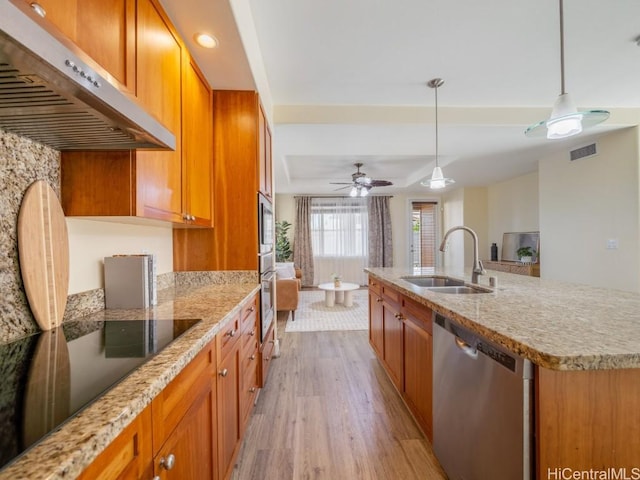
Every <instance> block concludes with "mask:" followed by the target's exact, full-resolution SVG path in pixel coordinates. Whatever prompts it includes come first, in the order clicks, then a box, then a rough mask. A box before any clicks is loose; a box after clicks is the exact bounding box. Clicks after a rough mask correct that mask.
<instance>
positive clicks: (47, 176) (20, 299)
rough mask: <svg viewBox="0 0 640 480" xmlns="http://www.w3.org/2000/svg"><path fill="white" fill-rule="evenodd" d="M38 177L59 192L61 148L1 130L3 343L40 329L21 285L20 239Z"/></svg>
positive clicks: (0, 303)
mask: <svg viewBox="0 0 640 480" xmlns="http://www.w3.org/2000/svg"><path fill="white" fill-rule="evenodd" d="M36 180H46V181H47V182H48V183H49V184H50V185H51V186H52V187H53V189H54V190H55V192H56V193H57V194H58V195H60V152H58V151H57V150H54V149H52V148H50V147H46V146H44V145H41V144H39V143H36V142H33V141H31V140H28V139H25V138H23V137H19V136H17V135H14V134H12V133H8V132H5V131H3V130H0V212H2V214H1V215H0V292H2V300H1V301H0V343H4V342H7V341H11V340H13V339H16V338H20V337H23V336H25V335H28V334H30V333H33V332H37V331H38V330H39V327H38V325H37V323H36V321H35V319H34V318H33V315H32V314H31V310H30V309H29V304H28V302H27V297H26V295H25V293H24V288H23V286H22V277H21V275H20V264H19V260H18V241H17V229H18V212H19V211H20V204H21V203H22V197H23V196H24V194H25V192H26V190H27V188H28V187H29V185H31V184H32V183H33V182H34V181H36Z"/></svg>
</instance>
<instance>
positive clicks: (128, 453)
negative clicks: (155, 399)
mask: <svg viewBox="0 0 640 480" xmlns="http://www.w3.org/2000/svg"><path fill="white" fill-rule="evenodd" d="M152 460H153V453H152V444H151V407H147V408H145V409H144V410H143V411H142V412H141V413H140V414H139V415H138V416H137V417H136V418H135V419H134V420H133V421H132V422H131V423H130V424H129V425H128V426H127V427H126V428H125V429H124V430H123V431H122V433H120V435H118V436H117V437H116V439H115V440H114V441H113V442H111V444H109V446H108V447H107V448H106V449H105V450H104V451H103V452H102V453H101V454H100V455H99V456H98V457H97V458H96V459H95V460H94V461H93V462H92V463H91V465H89V466H88V467H87V468H86V469H85V470H84V471H83V472H82V473H81V474H80V475H79V476H78V480H115V479H117V480H120V479H122V480H128V479H134V478H140V479H143V478H151V477H152V476H153V474H152V471H153V465H152Z"/></svg>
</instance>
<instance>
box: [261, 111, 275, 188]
mask: <svg viewBox="0 0 640 480" xmlns="http://www.w3.org/2000/svg"><path fill="white" fill-rule="evenodd" d="M259 109H260V112H259V113H258V167H259V170H260V192H261V193H262V194H263V195H264V196H265V197H267V198H268V199H270V200H271V199H272V197H273V191H272V190H273V187H272V183H273V176H272V172H273V165H272V157H271V129H269V123H268V122H267V118H266V115H265V114H264V110H263V108H262V105H260V106H259Z"/></svg>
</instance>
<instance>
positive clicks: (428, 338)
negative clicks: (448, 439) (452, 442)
mask: <svg viewBox="0 0 640 480" xmlns="http://www.w3.org/2000/svg"><path fill="white" fill-rule="evenodd" d="M402 317H403V323H404V325H403V328H404V337H403V338H404V349H403V353H404V355H403V358H404V388H403V390H402V394H403V398H404V401H405V402H406V404H407V406H408V407H409V410H411V413H413V416H414V418H415V419H416V422H417V423H418V425H420V428H422V431H423V432H424V433H425V435H426V436H427V438H428V439H429V440H431V441H433V422H432V395H433V393H432V385H433V329H432V328H433V327H432V323H431V321H432V317H431V309H429V308H427V307H425V306H418V305H417V304H414V303H413V302H412V301H411V300H410V299H407V298H404V299H403V305H402Z"/></svg>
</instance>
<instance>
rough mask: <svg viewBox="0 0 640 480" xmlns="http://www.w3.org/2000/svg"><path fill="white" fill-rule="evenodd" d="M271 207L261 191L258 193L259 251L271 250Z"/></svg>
mask: <svg viewBox="0 0 640 480" xmlns="http://www.w3.org/2000/svg"><path fill="white" fill-rule="evenodd" d="M274 235H275V232H274V222H273V207H272V204H271V202H270V201H269V200H268V199H267V198H266V197H265V196H264V195H262V194H261V193H259V194H258V237H259V244H260V253H268V252H271V251H273V242H274Z"/></svg>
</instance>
